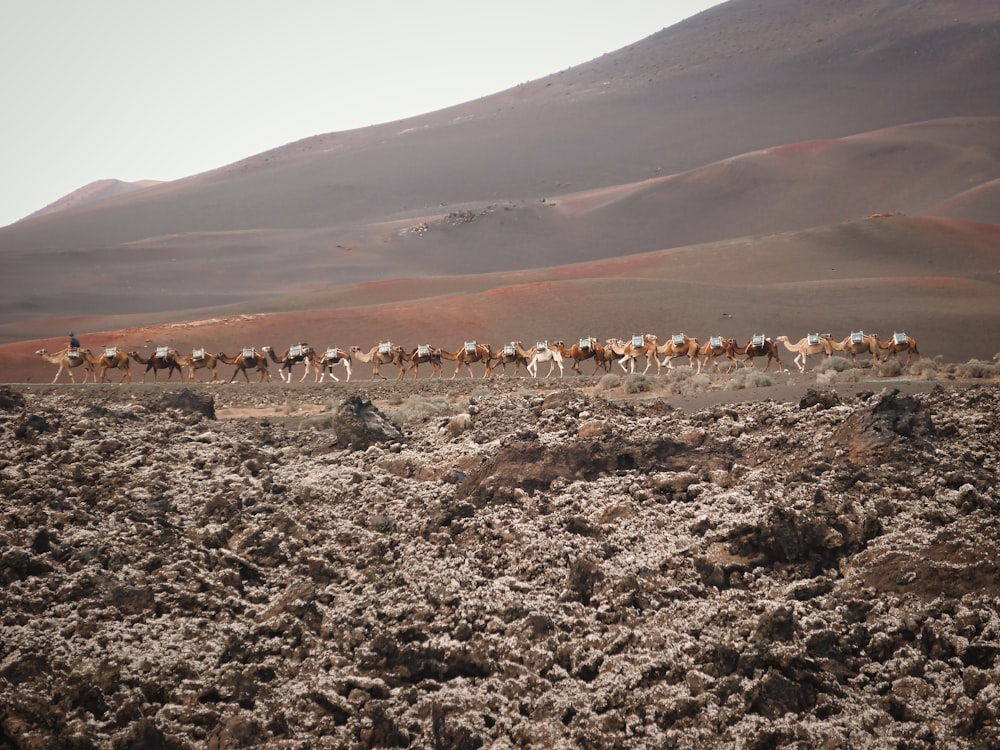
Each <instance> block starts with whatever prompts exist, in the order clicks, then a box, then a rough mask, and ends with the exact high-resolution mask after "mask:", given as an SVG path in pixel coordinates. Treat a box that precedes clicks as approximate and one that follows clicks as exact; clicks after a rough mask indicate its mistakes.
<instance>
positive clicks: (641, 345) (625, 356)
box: [604, 333, 657, 374]
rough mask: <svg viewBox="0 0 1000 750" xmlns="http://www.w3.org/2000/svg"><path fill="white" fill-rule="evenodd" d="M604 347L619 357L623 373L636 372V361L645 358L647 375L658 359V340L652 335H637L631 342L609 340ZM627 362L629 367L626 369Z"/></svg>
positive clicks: (619, 364) (644, 371)
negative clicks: (654, 361)
mask: <svg viewBox="0 0 1000 750" xmlns="http://www.w3.org/2000/svg"><path fill="white" fill-rule="evenodd" d="M604 346H605V348H607V349H610V350H611V351H612V352H613V353H614V354H615V356H616V357H619V359H618V366H619V367H621V368H622V372H635V361H636V360H637V359H638V358H639V357H645V358H646V369H645V370H643V371H642V372H643V374H645V373H646V372H648V371H649V368H650V366H651V365H652V364H653V360H654V359H656V347H657V338H656V336H655V335H653V334H652V333H647V334H645V335H640V334H636V335H634V336H632V338H631V339H630V340H629V341H622V340H621V339H608V340H607V341H606V342H605V344H604ZM626 360H627V361H628V363H629V366H628V367H625V362H626Z"/></svg>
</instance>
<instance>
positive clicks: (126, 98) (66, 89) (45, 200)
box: [0, 0, 720, 226]
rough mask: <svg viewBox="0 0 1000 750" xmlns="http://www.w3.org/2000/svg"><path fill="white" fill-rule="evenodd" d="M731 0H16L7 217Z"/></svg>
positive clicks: (324, 127) (7, 124)
mask: <svg viewBox="0 0 1000 750" xmlns="http://www.w3.org/2000/svg"><path fill="white" fill-rule="evenodd" d="M719 1H720V0H617V2H608V0H532V1H530V2H529V1H528V0H503V1H501V2H491V3H482V2H475V1H474V0H473V1H470V0H462V1H461V2H459V1H457V0H423V1H422V2H421V0H286V1H284V2H282V1H280V0H168V1H166V2H164V1H163V0H3V5H2V9H0V103H2V104H0V107H2V109H0V111H2V115H0V165H2V167H0V175H2V179H0V226H5V225H7V224H10V223H12V222H14V221H17V220H18V219H20V218H23V217H24V216H26V215H28V214H30V213H31V212H32V211H35V210H37V209H39V208H42V207H43V206H45V205H47V204H49V203H51V202H52V201H54V200H57V199H58V198H61V197H62V196H64V195H66V194H67V193H70V192H72V191H74V190H76V189H77V188H80V187H83V186H84V185H86V184H88V183H90V182H93V181H94V180H99V179H105V178H117V179H121V180H127V181H132V180H141V179H154V180H173V179H178V178H180V177H186V176H189V175H192V174H197V173H199V172H204V171H206V170H209V169H214V168H216V167H220V166H223V165H225V164H230V163H232V162H234V161H238V160H240V159H243V158H245V157H248V156H252V155H253V154H257V153H260V152H262V151H266V150H268V149H271V148H276V147H278V146H282V145H284V144H286V143H290V142H292V141H296V140H299V139H301V138H306V137H308V136H312V135H317V134H320V133H330V132H336V131H341V130H349V129H352V128H357V127H364V126H367V125H373V124H377V123H382V122H390V121H393V120H398V119H402V118H404V117H410V116H413V115H419V114H423V113H426V112H432V111H434V110H437V109H441V108H443V107H448V106H451V105H454V104H461V103H462V102H466V101H470V100H472V99H477V98H479V97H481V96H486V95H487V94H492V93H495V92H497V91H502V90H504V89H507V88H510V87H512V86H516V85H518V84H520V83H524V82H525V81H529V80H533V79H536V78H541V77H543V76H546V75H548V74H550V73H556V72H559V71H561V70H564V69H566V68H569V67H572V66H574V65H578V64H580V63H583V62H586V61H588V60H591V59H593V58H595V57H598V56H600V55H602V54H604V53H605V52H611V51H613V50H616V49H619V48H621V47H624V46H626V45H628V44H631V43H632V42H636V41H638V40H640V39H642V38H644V37H646V36H649V35H650V34H653V33H655V32H657V31H659V30H660V29H662V28H664V27H667V26H671V25H673V24H674V23H677V22H678V21H680V20H683V19H684V18H688V17H690V16H692V15H694V14H696V13H698V12H700V11H702V10H704V9H705V8H707V7H710V6H712V5H716V4H718V2H719Z"/></svg>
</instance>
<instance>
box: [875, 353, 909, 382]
mask: <svg viewBox="0 0 1000 750" xmlns="http://www.w3.org/2000/svg"><path fill="white" fill-rule="evenodd" d="M875 372H876V373H877V374H878V376H879V377H881V378H898V377H899V376H900V375H902V374H903V365H902V363H901V362H900V361H899V360H898V359H896V358H895V357H891V358H889V359H887V360H886V361H885V362H879V363H878V364H877V365H875Z"/></svg>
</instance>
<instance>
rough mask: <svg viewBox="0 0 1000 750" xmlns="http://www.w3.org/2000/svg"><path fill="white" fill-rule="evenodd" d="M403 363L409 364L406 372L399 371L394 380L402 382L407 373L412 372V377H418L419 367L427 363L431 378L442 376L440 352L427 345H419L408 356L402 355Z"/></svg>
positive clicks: (442, 368) (442, 367)
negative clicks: (429, 367)
mask: <svg viewBox="0 0 1000 750" xmlns="http://www.w3.org/2000/svg"><path fill="white" fill-rule="evenodd" d="M403 361H405V362H409V363H410V364H409V366H408V367H407V368H406V371H405V372H404V371H403V370H400V371H399V375H397V376H396V380H402V379H403V378H404V377H405V376H406V373H407V372H410V371H411V370H412V371H413V377H414V378H417V377H419V375H420V365H422V364H424V363H427V364H429V365H430V366H431V377H432V378H434V377H441V376H443V375H444V366H443V365H442V364H441V350H440V349H437V348H435V347H433V346H430V345H429V344H420V345H419V346H417V348H416V349H414V350H413V351H412V352H410V353H409V354H406V353H404V354H403Z"/></svg>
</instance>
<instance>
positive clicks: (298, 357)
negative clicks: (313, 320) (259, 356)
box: [261, 343, 319, 383]
mask: <svg viewBox="0 0 1000 750" xmlns="http://www.w3.org/2000/svg"><path fill="white" fill-rule="evenodd" d="M261 351H262V352H264V353H265V354H266V355H267V356H269V357H270V358H271V361H272V362H274V363H275V364H276V365H278V376H279V377H280V378H281V382H282V383H291V382H292V367H294V366H295V365H299V364H301V365H305V370H304V371H303V373H302V377H301V378H300V379H299V382H300V383H301V382H302V381H304V380H305V379H306V376H307V375H309V370H310V368H311V369H312V370H313V371H314V375H313V380H316V379H317V378H318V377H319V370H317V369H316V363H315V360H314V358H313V355H314V354H315V352H314V351H313V348H312V347H311V346H309V344H306V343H301V344H293V345H292V346H290V347H289V348H288V349H286V350H285V353H284V354H282V355H281V357H280V358H279V357H278V356H277V355H276V354H275V353H274V349H272V348H271V347H270V346H264V347H261ZM285 370H288V378H287V380H286V379H285Z"/></svg>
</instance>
